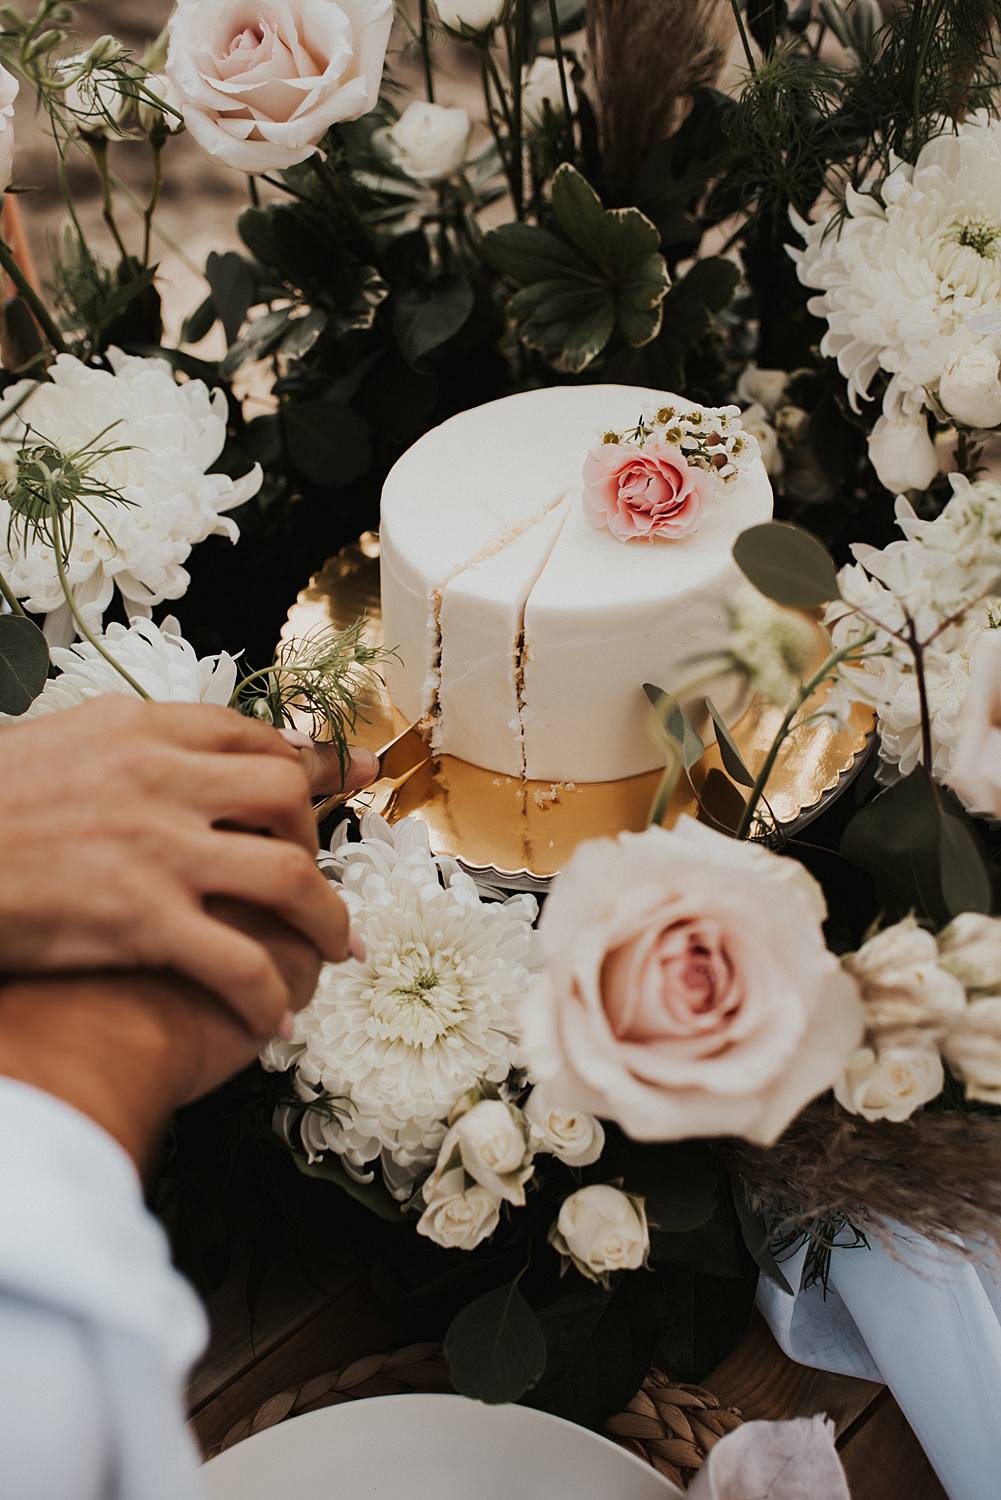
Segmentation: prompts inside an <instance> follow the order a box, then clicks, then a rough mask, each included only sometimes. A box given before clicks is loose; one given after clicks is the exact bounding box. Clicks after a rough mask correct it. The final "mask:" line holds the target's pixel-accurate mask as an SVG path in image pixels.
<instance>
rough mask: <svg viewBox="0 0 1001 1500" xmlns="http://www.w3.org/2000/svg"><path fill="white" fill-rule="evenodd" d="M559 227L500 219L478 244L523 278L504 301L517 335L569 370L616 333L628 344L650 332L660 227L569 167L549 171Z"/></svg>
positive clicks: (663, 272) (658, 293)
mask: <svg viewBox="0 0 1001 1500" xmlns="http://www.w3.org/2000/svg"><path fill="white" fill-rule="evenodd" d="M552 209H553V216H554V219H555V229H554V230H549V229H541V228H535V227H533V226H531V225H527V224H504V225H501V227H500V228H499V229H494V230H492V231H491V233H490V234H489V235H487V237H486V239H485V240H484V242H483V254H484V257H485V259H486V261H487V264H488V265H489V266H491V267H492V268H493V269H494V270H495V271H498V272H500V273H501V274H502V275H504V276H507V277H508V278H510V279H511V280H512V281H517V282H520V283H521V286H522V290H521V291H520V292H517V293H516V294H515V295H514V296H513V297H512V298H511V300H510V302H509V303H508V311H509V313H510V315H511V316H512V318H513V319H514V321H515V323H516V325H517V327H518V331H519V335H520V337H521V339H522V341H523V342H524V343H525V344H527V345H528V347H529V348H531V349H537V350H538V351H539V353H541V354H542V355H544V357H545V358H546V359H547V360H549V361H550V362H551V363H552V364H554V365H555V366H556V368H557V369H560V370H565V371H567V372H568V373H571V374H577V373H579V372H580V371H581V370H584V369H586V368H587V366H588V365H589V364H591V363H592V361H593V360H594V359H596V358H597V356H598V355H599V354H600V353H601V352H602V350H603V349H604V348H605V346H606V345H607V344H608V341H609V339H611V337H612V335H613V333H614V334H617V335H618V337H619V338H621V340H622V342H623V343H624V344H626V345H628V346H630V347H633V348H639V347H642V345H644V344H648V343H650V342H651V340H653V339H655V338H656V336H657V334H658V332H659V331H660V326H661V318H662V312H661V305H662V303H663V300H664V297H665V295H666V294H667V290H668V287H669V286H670V278H669V276H668V271H667V264H666V262H665V260H664V257H663V256H662V254H661V253H660V248H659V244H660V237H659V235H658V233H657V230H656V227H655V226H654V225H653V224H652V223H651V222H650V220H649V219H648V218H647V217H646V215H645V214H642V213H640V211H639V210H638V209H634V208H630V209H606V208H603V207H602V205H601V200H600V198H599V197H598V195H597V193H595V191H594V189H593V188H592V187H591V186H590V185H589V184H588V183H587V181H586V180H585V179H584V178H583V177H582V176H581V174H580V173H579V172H578V171H577V170H576V168H575V167H572V166H570V165H569V164H567V165H564V166H562V167H560V169H559V171H558V172H557V173H556V176H555V177H554V179H553V189H552Z"/></svg>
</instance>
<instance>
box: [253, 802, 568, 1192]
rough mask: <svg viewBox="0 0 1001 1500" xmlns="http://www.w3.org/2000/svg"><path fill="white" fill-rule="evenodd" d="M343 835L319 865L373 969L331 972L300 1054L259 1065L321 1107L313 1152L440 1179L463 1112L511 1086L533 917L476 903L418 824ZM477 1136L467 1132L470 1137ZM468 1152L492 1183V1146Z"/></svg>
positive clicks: (278, 1051) (284, 1048)
mask: <svg viewBox="0 0 1001 1500" xmlns="http://www.w3.org/2000/svg"><path fill="white" fill-rule="evenodd" d="M342 829H343V831H342V833H341V834H340V835H339V837H338V841H337V843H336V845H335V847H334V848H333V849H332V850H331V853H330V855H329V856H327V858H326V860H325V861H323V862H324V864H325V867H326V869H327V870H328V872H329V873H330V874H331V875H332V876H333V878H335V879H337V880H338V881H339V883H340V890H341V893H342V895H343V897H344V900H345V902H346V904H347V906H348V909H349V911H350V914H351V923H352V928H353V929H354V930H355V931H357V932H358V934H359V936H360V937H361V939H362V940H363V942H364V944H365V950H366V957H365V959H364V960H358V959H351V960H349V961H348V962H347V963H344V964H338V965H328V966H327V967H326V968H325V969H324V971H323V973H322V974H321V976H320V983H319V986H318V988H317V992H316V994H315V996H314V997H313V1000H312V1001H311V1003H310V1004H309V1006H308V1007H307V1008H306V1010H304V1011H301V1012H300V1013H299V1015H298V1016H297V1017H296V1020H295V1031H294V1039H293V1041H292V1042H291V1043H284V1042H281V1043H274V1044H272V1045H271V1046H270V1047H269V1048H268V1049H267V1052H266V1054H265V1057H264V1059H263V1061H264V1064H265V1066H266V1067H268V1068H271V1069H284V1068H287V1067H294V1068H295V1070H296V1088H297V1090H298V1092H299V1095H300V1097H301V1098H302V1099H303V1100H304V1101H305V1102H307V1103H308V1102H309V1101H311V1100H319V1101H320V1102H321V1103H320V1107H319V1108H318V1109H317V1111H316V1115H315V1118H314V1121H313V1125H312V1143H313V1149H314V1150H317V1149H318V1146H319V1145H320V1144H321V1143H322V1146H323V1147H324V1148H325V1149H326V1150H328V1151H331V1152H333V1153H335V1154H336V1155H337V1156H339V1157H341V1158H342V1159H343V1160H344V1162H345V1164H346V1165H347V1166H350V1167H353V1168H360V1169H363V1168H366V1167H367V1166H368V1164H369V1163H373V1162H377V1161H378V1160H379V1158H380V1156H384V1160H388V1161H391V1162H392V1163H394V1164H395V1165H396V1166H398V1167H403V1168H409V1167H412V1166H425V1167H427V1166H431V1165H432V1163H433V1162H434V1161H435V1158H436V1156H437V1154H438V1149H439V1146H440V1145H441V1142H442V1139H443V1136H444V1135H445V1131H446V1121H447V1117H448V1116H449V1115H450V1113H451V1111H452V1109H453V1107H454V1106H455V1104H456V1101H457V1100H458V1099H460V1098H461V1097H462V1096H463V1095H464V1094H466V1093H467V1092H468V1091H469V1090H470V1089H475V1088H477V1087H478V1086H479V1085H480V1084H481V1083H489V1084H494V1085H499V1084H501V1083H503V1082H504V1081H505V1080H506V1079H507V1076H508V1073H509V1072H510V1070H511V1067H512V1065H513V1063H514V1059H515V1026H514V1013H515V1008H516V1006H517V1003H518V1000H519V997H520V996H521V995H522V994H523V993H524V991H525V989H526V988H527V987H528V984H529V970H528V968H527V967H526V965H527V964H529V963H531V962H532V950H533V933H532V923H533V921H534V919H535V916H536V912H537V909H538V908H537V905H536V902H535V901H534V899H533V898H532V897H531V896H524V895H522V896H512V897H510V898H509V899H508V900H506V901H497V902H490V903H486V902H483V901H481V900H480V896H479V894H478V892H477V889H476V886H475V885H474V883H473V881H472V880H471V879H470V878H469V876H468V875H465V874H463V873H462V871H460V870H459V868H458V866H457V865H455V864H454V862H452V861H447V860H442V861H438V862H436V861H435V860H434V859H433V858H432V856H431V854H430V852H429V849H428V835H427V829H426V827H425V826H424V824H423V823H421V822H419V821H418V820H417V819H414V818H408V819H404V820H402V821H401V822H399V823H397V824H396V825H395V826H394V827H392V828H390V827H389V825H388V824H387V823H385V822H383V820H382V819H381V818H378V817H375V816H374V815H373V814H366V815H365V817H364V818H363V819H362V825H361V832H362V838H361V840H360V842H350V841H348V839H347V837H346V833H347V830H346V828H343V825H342ZM325 1099H326V1100H329V1101H330V1108H329V1109H328V1108H326V1107H325V1106H324V1105H323V1101H324V1100H325ZM503 1107H504V1106H502V1108H503ZM459 1123H460V1124H461V1121H460V1122H459ZM473 1133H474V1132H473V1131H472V1130H471V1127H470V1126H468V1125H467V1126H466V1128H465V1131H464V1132H463V1135H464V1136H466V1135H470V1136H471V1135H472V1134H473ZM491 1140H492V1137H491ZM467 1150H468V1151H469V1153H470V1160H473V1159H474V1156H475V1157H476V1160H477V1161H482V1163H483V1169H484V1172H486V1171H488V1170H490V1169H489V1167H488V1166H487V1165H486V1163H487V1161H488V1157H489V1155H490V1152H491V1151H492V1150H493V1146H492V1145H489V1144H488V1145H483V1146H482V1150H481V1152H480V1154H479V1155H477V1154H476V1147H475V1146H474V1145H473V1144H469V1145H468V1147H467ZM499 1196H500V1195H499Z"/></svg>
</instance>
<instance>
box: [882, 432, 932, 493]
mask: <svg viewBox="0 0 1001 1500" xmlns="http://www.w3.org/2000/svg"><path fill="white" fill-rule="evenodd" d="M869 459H870V461H871V463H872V466H873V468H874V469H875V470H876V477H877V479H878V480H879V482H880V484H881V485H883V486H884V487H885V488H886V489H888V490H892V491H893V493H894V494H901V493H903V491H904V490H924V489H927V488H928V486H929V485H930V484H931V482H932V480H933V479H934V478H935V475H936V474H937V473H938V454H937V453H936V452H935V444H934V443H933V442H932V440H931V438H930V437H929V436H928V424H927V423H926V422H925V420H924V417H915V418H913V419H910V418H902V419H900V420H898V419H896V418H890V417H880V419H879V421H878V422H877V423H876V425H875V427H874V428H873V429H872V432H871V433H870V434H869Z"/></svg>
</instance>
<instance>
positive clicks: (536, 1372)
mask: <svg viewBox="0 0 1001 1500" xmlns="http://www.w3.org/2000/svg"><path fill="white" fill-rule="evenodd" d="M445 1354H446V1356H447V1358H448V1369H449V1374H450V1375H451V1377H452V1384H453V1385H454V1386H455V1389H456V1390H457V1391H458V1392H459V1394H460V1395H462V1396H471V1397H472V1398H473V1400H475V1401H487V1402H489V1403H490V1404H491V1405H497V1404H499V1403H500V1402H503V1401H517V1400H518V1399H519V1398H520V1397H521V1396H523V1395H524V1394H525V1392H526V1391H530V1390H531V1389H532V1387H533V1385H536V1384H537V1383H538V1381H539V1380H540V1379H541V1378H542V1373H543V1371H544V1370H545V1368H546V1339H545V1335H544V1334H543V1332H542V1328H541V1326H540V1323H539V1320H538V1318H537V1317H536V1316H535V1313H534V1312H533V1311H532V1309H531V1308H530V1307H529V1305H528V1303H527V1302H526V1301H525V1299H524V1297H523V1296H522V1295H521V1292H520V1291H519V1290H518V1283H517V1281H513V1282H511V1284H510V1285H509V1286H502V1287H498V1289H497V1290H496V1291H494V1292H487V1294H486V1296H485V1297H477V1299H476V1301H475V1302H470V1303H469V1305H468V1306H467V1307H464V1308H463V1309H462V1311H461V1312H460V1313H459V1314H458V1316H457V1317H456V1318H454V1319H453V1321H452V1326H451V1327H450V1328H449V1330H448V1335H447V1337H446V1339H445Z"/></svg>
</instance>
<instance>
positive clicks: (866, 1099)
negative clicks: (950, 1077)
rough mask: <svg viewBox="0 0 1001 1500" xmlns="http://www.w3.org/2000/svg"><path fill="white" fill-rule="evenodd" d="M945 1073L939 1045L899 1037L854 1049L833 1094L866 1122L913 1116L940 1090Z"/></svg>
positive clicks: (907, 1037)
mask: <svg viewBox="0 0 1001 1500" xmlns="http://www.w3.org/2000/svg"><path fill="white" fill-rule="evenodd" d="M944 1083H945V1072H944V1070H943V1068H942V1059H941V1057H940V1056H939V1052H938V1048H937V1047H936V1046H935V1044H934V1043H933V1042H929V1041H923V1040H921V1038H920V1037H914V1036H907V1035H903V1036H900V1037H899V1038H898V1039H889V1040H887V1041H886V1043H885V1044H881V1045H880V1048H879V1051H878V1052H877V1051H876V1050H874V1048H872V1047H859V1048H858V1050H857V1051H855V1052H853V1053H852V1055H851V1057H850V1058H849V1059H848V1062H847V1064H846V1066H845V1071H844V1073H843V1074H842V1075H841V1078H840V1079H839V1080H838V1082H837V1083H836V1084H835V1085H834V1097H835V1099H837V1101H838V1103H839V1104H840V1105H841V1106H842V1108H843V1109H846V1110H848V1112H849V1114H852V1115H861V1116H862V1118H863V1120H893V1121H894V1122H895V1123H898V1124H899V1122H900V1121H901V1120H908V1119H910V1117H911V1115H912V1114H913V1113H914V1111H915V1110H916V1109H920V1108H921V1106H922V1105H923V1104H928V1103H929V1102H930V1100H932V1099H936V1098H937V1097H938V1095H939V1094H940V1093H941V1092H942V1088H943V1085H944Z"/></svg>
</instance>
